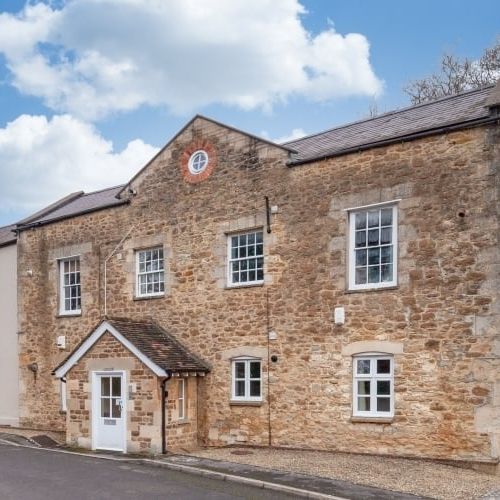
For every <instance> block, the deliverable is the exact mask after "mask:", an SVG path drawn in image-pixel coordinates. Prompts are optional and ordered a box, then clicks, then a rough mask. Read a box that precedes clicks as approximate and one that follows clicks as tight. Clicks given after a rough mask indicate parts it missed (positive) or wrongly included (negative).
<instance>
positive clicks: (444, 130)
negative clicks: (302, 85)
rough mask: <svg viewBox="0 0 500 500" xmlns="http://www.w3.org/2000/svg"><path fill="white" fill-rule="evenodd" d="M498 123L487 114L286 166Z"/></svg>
mask: <svg viewBox="0 0 500 500" xmlns="http://www.w3.org/2000/svg"><path fill="white" fill-rule="evenodd" d="M495 122H496V123H497V124H498V123H500V117H499V116H488V117H485V118H479V119H476V120H471V121H470V122H461V123H458V124H453V125H447V126H445V127H440V128H436V129H428V130H425V131H422V132H415V133H413V134H408V135H401V136H398V137H392V138H390V139H383V140H381V141H376V142H368V143H366V144H361V145H359V146H353V147H351V148H346V149H342V150H340V151H335V152H332V153H327V154H323V155H320V156H314V157H311V158H304V159H302V160H295V161H294V160H290V161H289V162H287V166H288V167H295V166H299V165H305V164H307V163H314V162H317V161H323V160H328V159H329V158H335V157H338V156H344V155H347V154H351V153H360V152H361V151H366V150H367V149H373V148H380V147H382V146H389V145H391V144H399V143H401V142H408V141H413V140H416V139H421V138H423V137H429V136H433V135H439V134H444V133H447V132H454V131H456V130H462V129H466V128H473V127H479V126H481V125H488V124H490V123H495Z"/></svg>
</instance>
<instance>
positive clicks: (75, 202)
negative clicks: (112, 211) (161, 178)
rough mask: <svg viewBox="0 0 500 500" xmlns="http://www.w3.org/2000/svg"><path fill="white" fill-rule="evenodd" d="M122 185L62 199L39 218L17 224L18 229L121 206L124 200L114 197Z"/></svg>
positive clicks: (44, 210) (43, 211) (31, 218)
mask: <svg viewBox="0 0 500 500" xmlns="http://www.w3.org/2000/svg"><path fill="white" fill-rule="evenodd" d="M122 188H123V185H120V186H114V187H111V188H107V189H102V190H100V191H94V192H91V193H84V192H83V191H82V192H80V193H74V194H73V195H70V196H67V197H66V198H63V199H62V200H61V201H60V202H58V203H55V204H53V205H52V206H51V207H52V209H49V210H47V209H43V210H41V211H40V212H38V213H39V216H38V217H36V214H35V216H31V217H28V218H27V219H24V220H23V221H21V222H20V223H18V227H20V228H22V227H29V226H33V225H40V224H47V223H49V222H54V221H56V220H60V219H66V218H69V217H75V216H76V215H81V214H84V213H87V212H92V211H95V210H101V209H103V208H108V207H113V206H118V205H123V204H124V203H127V201H126V200H120V199H118V198H116V195H117V194H118V193H119V192H120V191H121V190H122Z"/></svg>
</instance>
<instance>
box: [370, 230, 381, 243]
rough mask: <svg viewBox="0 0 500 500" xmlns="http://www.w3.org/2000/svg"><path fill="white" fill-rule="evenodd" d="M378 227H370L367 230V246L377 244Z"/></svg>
mask: <svg viewBox="0 0 500 500" xmlns="http://www.w3.org/2000/svg"><path fill="white" fill-rule="evenodd" d="M378 233H379V230H378V229H370V230H369V231H368V246H369V247H373V246H375V245H378Z"/></svg>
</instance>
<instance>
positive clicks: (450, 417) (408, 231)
mask: <svg viewBox="0 0 500 500" xmlns="http://www.w3.org/2000/svg"><path fill="white" fill-rule="evenodd" d="M200 141H206V142H208V143H209V144H210V147H212V148H213V149H214V150H215V151H216V154H217V164H216V165H215V167H214V168H213V171H212V172H211V174H210V175H209V176H208V177H207V178H206V179H204V180H203V182H198V183H192V182H189V181H188V180H187V179H186V171H185V165H184V163H183V162H184V161H185V154H184V153H185V151H187V150H189V151H190V150H191V149H192V148H193V144H196V143H199V142H200ZM206 142H204V143H206ZM498 144H499V133H498V127H495V126H485V127H478V128H471V129H468V130H462V131H456V132H450V133H447V134H441V135H435V136H432V137H427V138H421V139H416V140H413V141H410V142H405V143H401V144H395V145H389V146H385V147H379V148H374V149H369V150H366V151H363V152H357V153H351V154H348V155H343V156H339V157H335V158H330V159H326V160H321V161H315V162H312V163H308V164H304V165H301V166H296V167H288V166H287V164H286V163H287V160H288V153H287V152H286V151H285V150H284V149H280V148H278V147H275V146H272V145H270V144H268V143H266V142H261V141H258V140H257V139H255V138H252V137H249V136H246V135H244V134H242V133H239V132H237V131H234V130H232V129H228V128H225V127H222V126H220V125H217V124H215V123H213V122H211V121H208V120H204V119H203V118H197V119H195V120H194V121H193V122H192V123H191V124H190V125H189V126H188V127H187V128H185V129H184V130H183V131H182V132H181V133H180V134H179V135H178V136H177V137H176V138H175V139H174V140H173V141H172V142H171V143H169V145H168V147H166V148H165V149H164V150H163V151H162V152H161V153H160V154H159V155H158V156H157V157H156V158H154V159H153V160H152V162H151V163H150V164H149V165H148V166H147V168H145V169H144V170H143V171H142V172H141V173H140V174H139V175H138V176H137V177H136V178H135V179H133V180H132V182H131V184H130V188H131V189H132V190H133V192H134V193H136V194H135V195H131V196H130V203H129V204H128V205H122V206H119V207H116V208H109V209H105V210H101V211H98V212H94V213H90V214H86V215H81V216H78V217H74V218H71V219H66V220H62V221H59V222H55V223H52V224H48V225H45V226H42V227H37V228H34V229H29V230H26V231H23V232H21V234H20V237H19V242H18V270H19V273H18V274H19V282H20V283H19V290H20V294H19V307H20V330H21V332H22V334H21V335H20V372H21V388H20V390H21V395H20V398H21V409H20V418H21V422H22V424H23V425H26V426H29V427H36V428H40V429H42V428H53V429H58V430H64V429H67V432H68V438H69V440H70V441H71V442H74V443H79V444H85V443H87V444H88V442H87V441H85V440H88V439H89V435H88V433H89V428H88V396H87V394H88V385H87V384H88V380H89V379H88V368H89V366H90V365H89V363H91V362H94V361H95V359H96V358H98V359H101V357H100V356H101V355H103V354H106V355H109V356H110V357H117V358H119V359H120V360H121V362H125V360H126V361H127V363H130V369H131V370H132V372H133V373H134V374H135V375H134V377H135V378H136V383H137V384H138V387H139V385H141V389H140V390H139V389H138V391H137V393H136V394H135V395H133V399H132V400H130V401H129V403H128V404H129V405H132V407H134V408H136V409H137V412H138V415H139V414H140V415H141V416H140V418H141V419H143V420H141V421H137V422H133V423H132V424H131V425H132V427H131V428H130V429H129V431H130V432H131V436H130V440H131V442H132V443H133V449H134V450H144V449H146V448H148V447H150V449H151V451H156V450H157V449H158V442H159V441H158V439H159V430H158V427H157V426H158V417H157V415H158V411H159V400H158V397H159V396H158V395H159V392H158V391H159V385H158V381H155V380H154V378H152V376H151V374H149V373H147V369H145V368H144V367H142V366H139V364H140V363H139V362H138V361H137V360H134V359H133V357H131V356H130V355H129V354H127V353H126V352H124V351H123V349H119V348H116V346H114V345H113V342H110V341H109V339H108V340H106V339H104V340H103V342H102V343H101V344H98V345H97V346H96V348H95V349H93V350H92V352H91V354H89V356H87V357H86V358H85V362H84V363H81V364H80V365H78V366H77V367H75V368H74V369H73V370H72V371H71V372H70V375H69V377H68V379H69V380H68V384H69V393H70V400H72V403H71V404H72V405H73V406H72V407H71V410H73V411H70V412H68V417H66V416H65V415H63V414H61V413H60V402H59V383H58V381H57V380H55V379H54V377H53V376H52V375H51V372H52V370H53V368H54V367H55V366H56V365H57V364H58V363H59V362H60V361H61V360H62V359H63V358H65V357H66V356H67V355H68V353H69V352H71V351H72V350H73V349H74V348H75V346H76V345H77V344H78V343H79V342H80V341H81V339H82V338H83V337H85V336H86V335H87V334H88V333H89V332H90V331H91V330H92V329H93V328H94V327H95V325H96V324H97V323H98V322H99V321H100V320H101V319H102V316H103V314H104V278H103V276H104V261H105V259H106V257H107V256H108V255H109V254H110V252H111V251H112V250H113V248H114V247H115V246H116V245H117V243H118V242H119V241H120V240H121V238H122V237H123V236H124V235H125V234H126V232H127V231H129V230H130V228H133V229H132V231H131V233H130V236H129V238H128V239H127V240H126V241H125V243H124V244H123V247H122V248H121V249H120V250H119V251H118V252H117V254H116V255H115V256H114V257H112V258H111V259H110V260H109V261H108V269H107V276H108V279H107V284H106V288H107V292H106V293H107V303H108V313H109V314H110V315H111V316H116V317H127V318H131V319H138V320H140V319H144V318H153V319H154V320H155V321H157V322H158V323H160V324H161V325H162V327H163V328H165V329H166V330H168V331H169V332H171V333H172V334H173V335H175V336H176V337H177V338H178V339H179V340H180V341H181V342H183V343H184V344H185V345H187V346H188V347H189V348H190V349H191V350H192V351H193V352H194V353H196V354H198V355H199V356H201V357H202V358H203V359H205V360H207V361H208V362H209V363H210V364H211V365H212V370H211V372H210V373H209V374H208V375H207V376H206V377H205V379H204V380H203V384H201V385H200V386H199V387H195V380H194V379H193V380H192V381H191V380H190V385H189V391H192V392H191V394H192V395H193V396H192V397H191V399H190V401H191V402H190V404H191V405H192V406H193V411H195V409H194V407H195V406H197V407H198V413H197V415H196V421H197V422H198V424H199V428H197V427H196V426H193V427H190V428H188V429H187V430H186V435H188V437H186V441H187V445H189V444H191V443H192V441H193V440H194V439H195V438H197V439H198V442H199V443H200V444H205V445H211V446H219V445H226V444H233V443H246V444H252V445H268V444H271V445H273V446H282V447H299V448H315V449H329V450H341V451H350V452H362V453H385V454H393V455H411V456H420V457H434V458H447V459H467V460H488V459H492V458H493V459H495V458H498V457H499V456H500V337H499V333H498V332H499V317H500V316H499V313H500V309H499V301H498V290H499V285H500V283H499V270H500V262H499V245H498V243H499V242H498V229H499V228H498V205H497V200H498V191H497V190H498V186H499V177H498V168H499V151H498ZM265 196H267V197H268V198H269V200H270V203H271V205H273V206H276V207H277V211H275V212H276V213H273V214H272V216H271V227H270V229H271V233H267V231H266V229H267V227H266V211H265ZM393 200H396V203H397V204H398V217H399V224H398V250H399V255H398V284H397V286H396V287H394V288H392V289H383V290H374V291H357V292H350V291H347V287H346V279H347V250H346V249H347V241H348V240H347V238H348V235H347V233H348V231H347V229H348V227H347V212H346V209H349V208H353V207H359V206H365V205H369V204H373V203H379V202H388V201H393ZM258 227H263V228H264V248H265V268H264V273H265V283H264V284H263V285H262V286H254V287H240V288H228V287H227V286H226V280H225V272H226V271H225V270H226V259H227V246H226V237H227V234H230V233H232V232H236V231H241V230H245V229H251V228H258ZM152 243H154V244H161V245H163V248H164V250H165V259H166V268H167V276H166V292H165V295H164V296H161V297H159V298H154V299H147V300H138V299H136V298H134V282H135V276H134V272H135V271H134V266H133V262H134V261H133V255H134V250H136V249H138V248H144V247H147V246H148V245H150V244H152ZM75 254H78V255H80V256H81V269H82V271H81V276H82V293H83V295H82V314H81V315H80V316H76V317H59V316H58V284H57V283H58V279H57V273H58V271H57V259H58V258H61V257H63V256H68V255H75ZM27 270H31V271H32V274H31V275H30V274H28V273H27ZM338 306H343V307H344V308H345V315H346V321H345V324H343V325H341V326H336V325H335V323H334V322H333V316H332V315H333V309H334V308H335V307H338ZM269 331H273V332H276V336H277V338H276V339H275V340H268V332H269ZM59 335H65V336H66V342H67V345H66V350H60V349H58V348H57V346H56V338H57V336H59ZM367 346H371V347H370V348H373V347H374V346H375V347H376V349H377V350H378V351H381V352H389V353H392V354H393V355H394V359H395V416H394V418H393V419H391V420H390V421H384V422H381V421H378V422H374V421H370V420H369V419H365V420H363V419H354V418H352V355H353V353H356V352H365V350H366V349H368V348H369V347H367ZM242 354H243V355H254V356H255V355H256V356H257V357H260V358H261V359H262V362H263V386H264V387H263V389H264V391H263V402H262V403H260V404H251V405H242V404H239V405H236V404H233V403H232V402H231V401H230V383H231V368H230V360H231V359H232V358H233V357H234V356H237V355H242ZM270 356H276V357H277V361H276V362H270V363H269V362H268V359H270ZM34 362H36V363H38V366H39V371H38V373H37V374H36V375H35V374H33V373H32V372H31V371H30V370H28V368H27V366H28V364H30V363H34ZM173 391H174V389H173ZM173 391H172V394H171V395H169V400H170V401H169V408H172V407H173V404H174V400H175V394H174V392H173ZM195 393H197V398H195V397H194V394H195ZM143 396H146V397H147V401H146V402H140V401H139V399H141V398H143ZM141 405H146V406H147V408H146V406H144V407H141ZM174 410H175V409H173V410H172V411H174ZM138 418H139V417H138ZM137 425H139V427H140V428H141V426H144V428H146V427H148V429H149V430H148V431H147V432H140V431H139V435H136V434H135V433H137V432H138V430H137ZM178 427H179V426H177V427H176V428H175V429H174V428H172V429H169V436H170V435H171V433H177V432H181V431H179V429H178ZM146 436H147V437H146Z"/></svg>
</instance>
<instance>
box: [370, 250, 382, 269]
mask: <svg viewBox="0 0 500 500" xmlns="http://www.w3.org/2000/svg"><path fill="white" fill-rule="evenodd" d="M379 263H380V248H370V249H369V250H368V265H370V266H371V265H374V264H379Z"/></svg>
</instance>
